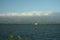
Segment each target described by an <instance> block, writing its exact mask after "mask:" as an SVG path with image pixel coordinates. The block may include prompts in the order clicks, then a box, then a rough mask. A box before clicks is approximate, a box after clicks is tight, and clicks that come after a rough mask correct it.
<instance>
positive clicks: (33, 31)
mask: <svg viewBox="0 0 60 40" xmlns="http://www.w3.org/2000/svg"><path fill="white" fill-rule="evenodd" d="M10 32H11V33H12V35H13V36H14V37H15V38H17V36H21V37H22V39H23V40H26V39H25V38H26V37H28V38H29V40H60V25H59V24H40V25H33V24H0V40H8V37H7V36H8V33H10ZM16 40H17V39H16Z"/></svg>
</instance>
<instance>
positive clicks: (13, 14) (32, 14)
mask: <svg viewBox="0 0 60 40" xmlns="http://www.w3.org/2000/svg"><path fill="white" fill-rule="evenodd" d="M50 15H52V12H48V11H32V12H22V13H0V16H50Z"/></svg>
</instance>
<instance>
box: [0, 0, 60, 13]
mask: <svg viewBox="0 0 60 40" xmlns="http://www.w3.org/2000/svg"><path fill="white" fill-rule="evenodd" d="M26 11H54V12H59V11H60V0H0V13H6V12H9V13H11V12H26Z"/></svg>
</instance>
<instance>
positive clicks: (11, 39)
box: [7, 32, 30, 40]
mask: <svg viewBox="0 0 60 40" xmlns="http://www.w3.org/2000/svg"><path fill="white" fill-rule="evenodd" d="M7 39H8V40H23V37H21V36H19V35H18V36H16V37H15V36H14V35H13V34H12V32H9V33H8V35H7ZM25 40H30V39H29V36H26V37H25Z"/></svg>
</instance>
